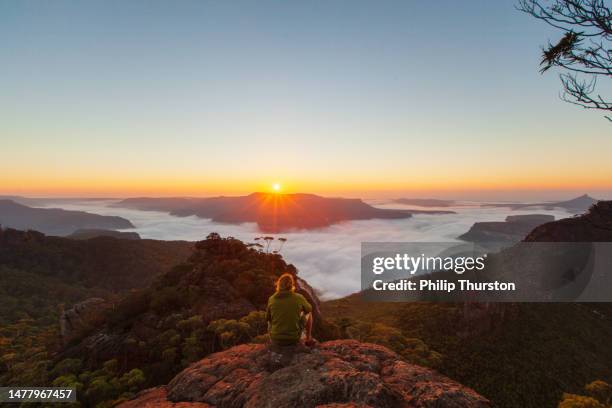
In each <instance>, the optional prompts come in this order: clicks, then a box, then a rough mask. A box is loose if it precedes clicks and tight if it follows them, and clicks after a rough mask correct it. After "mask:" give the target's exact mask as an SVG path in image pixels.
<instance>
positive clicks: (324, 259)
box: [52, 201, 570, 299]
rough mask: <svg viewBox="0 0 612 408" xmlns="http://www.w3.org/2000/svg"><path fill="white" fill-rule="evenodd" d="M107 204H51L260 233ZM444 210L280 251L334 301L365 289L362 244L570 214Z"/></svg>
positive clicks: (146, 231) (357, 225)
mask: <svg viewBox="0 0 612 408" xmlns="http://www.w3.org/2000/svg"><path fill="white" fill-rule="evenodd" d="M108 204H110V202H108V201H106V202H102V201H86V202H73V203H61V204H55V205H52V206H55V207H61V208H65V209H71V210H72V209H74V210H83V211H88V212H92V213H97V214H102V215H118V216H121V217H124V218H127V219H129V220H130V221H131V222H132V223H133V224H134V225H135V226H136V229H134V230H130V231H135V232H138V233H139V234H140V235H141V236H142V237H143V238H151V239H162V240H188V241H197V240H201V239H204V238H205V237H206V236H207V235H208V234H209V233H211V232H218V233H219V234H221V235H222V236H233V237H235V238H238V239H240V240H243V241H245V242H254V238H255V237H257V236H260V235H261V233H260V232H259V231H258V230H257V226H256V225H255V224H254V223H247V224H241V225H232V224H219V223H215V222H211V221H210V220H206V219H202V218H197V217H195V216H191V217H174V216H171V215H169V214H166V213H162V212H153V211H139V210H130V209H123V208H112V207H108ZM377 204H378V206H380V207H386V208H408V207H405V206H401V205H385V204H384V203H382V202H378V203H377ZM445 209H447V210H448V209H452V210H454V211H456V212H457V214H445V215H415V216H414V217H412V218H409V219H403V220H369V221H350V222H345V223H341V224H336V225H332V226H331V227H329V228H324V229H321V230H314V231H301V232H291V233H285V234H279V235H275V236H276V237H284V238H287V242H286V243H285V245H284V247H283V248H282V251H281V254H282V255H283V257H284V258H285V259H286V260H287V261H288V262H290V263H293V264H294V265H295V266H296V267H297V268H298V270H299V273H300V276H302V277H303V278H305V279H306V280H307V281H308V282H309V283H310V284H311V285H312V286H314V287H315V288H316V289H317V290H318V291H319V292H320V293H321V296H322V298H324V299H332V298H338V297H341V296H345V295H348V294H351V293H354V292H356V291H358V290H359V289H360V252H361V242H419V241H420V242H453V241H456V240H457V239H456V237H457V236H459V235H461V234H463V233H464V232H466V231H467V230H468V229H469V228H470V227H471V226H472V225H473V224H474V222H478V221H503V220H504V219H505V218H506V216H507V215H510V214H512V215H520V214H533V213H539V214H551V215H554V216H555V217H556V218H557V219H559V218H566V217H568V216H570V214H568V213H567V212H565V211H546V210H527V211H511V210H510V209H507V208H480V207H478V206H461V207H457V208H445ZM277 245H278V243H277V242H275V243H274V244H273V245H272V249H276V248H277Z"/></svg>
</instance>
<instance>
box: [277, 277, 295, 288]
mask: <svg viewBox="0 0 612 408" xmlns="http://www.w3.org/2000/svg"><path fill="white" fill-rule="evenodd" d="M281 290H286V291H289V290H290V291H292V292H294V291H295V279H293V275H291V274H290V273H283V274H282V275H281V276H280V277H279V278H278V280H277V281H276V291H277V292H280V291H281Z"/></svg>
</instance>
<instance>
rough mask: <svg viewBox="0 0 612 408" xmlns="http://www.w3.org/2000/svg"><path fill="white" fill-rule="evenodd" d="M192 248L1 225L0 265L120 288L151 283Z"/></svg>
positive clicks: (180, 243)
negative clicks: (79, 237) (80, 237)
mask: <svg viewBox="0 0 612 408" xmlns="http://www.w3.org/2000/svg"><path fill="white" fill-rule="evenodd" d="M192 246H193V244H192V243H188V242H183V241H154V240H122V239H121V240H120V239H114V238H111V237H98V238H93V239H89V240H84V241H75V240H71V239H66V238H59V237H50V236H45V235H44V234H41V233H39V232H36V231H27V232H23V231H17V230H14V229H5V230H2V229H0V265H3V266H7V267H11V268H13V269H15V270H20V271H24V272H31V273H34V274H37V275H40V276H48V277H53V278H56V279H58V280H62V281H64V282H65V283H67V284H73V283H78V284H80V285H83V286H85V287H92V288H93V287H95V288H102V289H107V290H109V291H115V292H116V291H123V290H126V289H131V288H139V287H145V286H147V285H148V284H149V283H151V281H152V280H153V277H154V276H156V275H157V274H159V273H161V272H164V271H166V270H168V269H169V268H170V267H172V266H173V265H175V264H177V263H178V262H181V261H183V260H184V259H186V258H187V257H188V256H189V254H190V253H191V251H192Z"/></svg>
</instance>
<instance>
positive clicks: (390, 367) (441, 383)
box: [119, 340, 490, 408]
mask: <svg viewBox="0 0 612 408" xmlns="http://www.w3.org/2000/svg"><path fill="white" fill-rule="evenodd" d="M402 406H406V407H408V406H410V407H457V408H460V407H488V406H490V405H489V402H488V401H487V400H486V399H485V398H484V397H482V396H480V395H479V394H477V393H476V392H475V391H473V390H472V389H470V388H467V387H465V386H462V385H460V384H458V383H456V382H454V381H452V380H450V379H448V378H446V377H444V376H442V375H440V374H438V373H436V372H434V371H432V370H430V369H427V368H423V367H420V366H417V365H412V364H408V363H406V362H404V361H402V360H401V359H400V357H399V356H398V355H397V354H395V353H394V352H392V351H390V350H389V349H387V348H385V347H382V346H378V345H375V344H370V343H360V342H358V341H355V340H336V341H329V342H326V343H322V344H319V345H318V346H317V347H315V348H313V349H308V348H304V347H295V348H285V349H284V350H272V349H270V348H269V347H267V346H265V345H262V344H244V345H240V346H236V347H233V348H231V349H228V350H226V351H223V352H220V353H216V354H212V355H210V356H208V357H207V358H204V359H202V360H200V361H198V362H196V363H194V364H192V365H191V366H189V367H188V368H186V369H185V370H183V371H182V372H180V373H179V374H178V375H176V376H175V377H174V378H173V379H172V381H170V383H169V384H168V385H167V386H162V387H157V388H152V389H148V390H145V391H142V392H141V393H140V394H138V395H137V396H136V398H135V399H133V400H131V401H128V402H125V403H123V404H121V405H119V407H121V408H142V407H194V408H195V407H202V408H203V407H209V408H213V407H216V408H225V407H247V408H258V407H262V408H263V407H274V408H293V407H304V408H308V407H313V408H314V407H321V408H322V407H329V408H331V407H402Z"/></svg>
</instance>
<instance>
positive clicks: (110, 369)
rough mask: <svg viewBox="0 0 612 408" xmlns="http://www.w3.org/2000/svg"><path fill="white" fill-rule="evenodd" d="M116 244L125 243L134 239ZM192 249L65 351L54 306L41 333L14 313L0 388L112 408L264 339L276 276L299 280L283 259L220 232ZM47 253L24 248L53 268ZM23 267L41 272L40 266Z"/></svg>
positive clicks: (2, 349)
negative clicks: (40, 389) (63, 388)
mask: <svg viewBox="0 0 612 408" xmlns="http://www.w3.org/2000/svg"><path fill="white" fill-rule="evenodd" d="M36 237H38V236H36ZM97 240H98V239H96V240H90V241H83V242H91V241H97ZM114 241H118V240H114ZM74 242H75V244H70V245H74V248H77V247H78V245H79V243H80V242H81V241H74ZM119 242H121V244H125V245H130V244H131V243H132V242H140V241H126V240H121V241H119ZM54 244H55V243H54ZM43 247H44V245H43ZM194 247H195V251H194V252H193V254H192V256H191V257H190V258H189V259H188V260H187V261H186V262H183V263H180V264H178V265H176V266H174V267H173V268H171V269H169V270H168V271H167V272H166V273H164V274H161V275H158V276H157V278H156V279H155V280H154V281H153V283H152V284H151V285H150V286H149V287H147V288H142V289H138V290H132V291H130V292H129V293H127V294H126V295H125V296H122V297H121V298H112V299H111V298H109V297H108V296H106V298H107V299H110V300H109V301H112V303H113V306H112V307H100V311H99V312H98V313H97V314H96V315H94V316H91V317H90V318H91V319H95V321H96V324H91V325H83V326H82V327H80V331H79V332H77V333H75V334H73V335H72V336H71V337H70V338H69V339H63V340H64V342H63V343H62V342H61V341H60V339H59V336H58V329H57V323H56V322H57V318H58V312H57V309H58V308H57V305H56V304H53V303H52V302H51V303H50V304H49V306H48V307H47V308H46V312H41V314H42V315H43V316H44V317H45V324H47V323H48V325H44V324H40V325H39V324H36V322H35V321H34V320H32V319H31V318H30V317H31V316H30V315H27V314H23V315H20V314H19V313H17V312H16V311H13V314H12V315H14V318H13V319H12V320H11V322H12V324H10V325H8V326H7V327H6V328H5V329H3V331H2V336H3V339H4V340H3V344H2V346H0V356H2V359H3V363H2V364H1V365H0V383H3V384H13V385H17V384H19V385H48V384H55V385H72V386H75V387H77V389H79V390H80V392H79V398H80V401H81V403H82V404H84V405H86V406H101V407H103V406H112V405H114V404H116V403H118V402H120V401H122V400H124V399H126V398H129V397H130V396H132V395H133V394H134V392H136V391H138V390H140V389H143V388H145V387H149V386H153V385H159V384H163V383H166V382H168V381H169V380H170V379H171V378H172V377H173V376H174V375H175V374H176V373H177V372H178V371H180V370H182V369H183V368H184V367H185V366H187V365H188V364H189V363H191V362H193V361H196V360H198V359H200V358H202V357H203V356H205V355H207V354H209V353H212V352H215V351H219V350H222V349H225V348H228V347H231V346H233V345H235V344H239V343H244V342H251V341H264V340H265V338H266V337H265V333H266V329H267V323H266V321H265V314H264V312H263V311H262V310H263V309H265V305H266V303H267V300H268V297H269V296H270V295H271V294H272V292H273V290H274V282H275V280H276V279H277V277H278V276H279V275H280V274H281V273H283V272H287V271H289V272H292V273H296V270H295V268H294V267H293V266H292V265H288V264H286V263H285V262H284V261H283V259H282V257H281V256H280V255H277V254H268V253H265V252H261V251H258V250H256V249H254V248H252V247H249V246H247V245H245V244H243V243H242V242H241V241H238V240H236V239H233V238H226V239H223V238H221V237H219V236H218V235H217V234H211V235H210V236H209V237H208V239H206V240H204V241H200V242H198V243H196V244H195V246H194ZM70 248H72V246H70ZM21 250H22V251H24V250H23V249H21ZM48 252H49V248H48V247H47V248H45V249H44V250H42V249H41V248H38V246H36V247H35V249H31V248H30V249H29V253H32V254H35V255H36V256H37V257H38V258H37V259H41V260H42V262H41V263H43V264H44V263H45V262H51V263H53V262H55V261H57V260H58V259H57V258H55V257H53V256H49V255H48ZM51 252H52V251H51ZM71 256H73V255H72V254H70V255H69V256H66V257H62V259H67V258H70V257H71ZM7 258H8V255H6V254H5V258H4V259H7ZM19 259H20V256H18V255H16V254H15V253H12V258H11V261H12V262H11V265H20V266H21V267H24V266H23V263H20V262H19ZM74 259H75V260H76V261H77V264H76V265H77V266H75V269H74V270H75V271H77V272H78V271H79V269H80V268H82V267H83V266H78V265H82V264H79V263H78V262H79V261H80V260H81V259H82V258H79V257H78V256H75V257H74ZM117 262H118V261H117ZM12 267H13V266H12ZM27 267H28V268H29V269H30V270H38V268H39V267H40V266H35V265H29V264H28V265H27ZM42 269H44V268H42ZM19 273H20V274H21V275H23V276H25V274H32V275H34V272H23V271H20V272H19ZM7 276H9V275H7ZM76 276H77V277H80V276H81V275H79V274H78V273H77V274H76ZM44 278H45V279H55V278H53V277H51V276H47V275H44ZM83 280H84V281H87V279H86V278H85V279H83ZM54 282H55V281H50V283H49V285H50V286H53V283H54ZM79 282H80V280H79ZM70 288H71V289H74V287H70ZM81 289H82V291H81V292H77V293H75V294H74V297H73V298H71V299H72V300H78V299H79V298H82V297H83V296H91V295H92V293H93V291H94V289H93V288H81ZM25 290H26V292H27V291H28V290H29V289H27V288H26V289H25ZM33 290H34V291H35V290H36V289H35V288H33ZM99 290H103V289H99ZM67 293H68V294H70V295H71V296H72V294H73V293H72V292H70V291H68V292H67ZM66 303H69V302H68V301H67V300H66ZM15 308H16V309H20V308H21V306H18V305H16V306H15ZM23 310H27V308H24V309H23ZM21 317H23V319H21V320H15V319H18V318H21ZM54 322H55V323H54ZM315 330H316V332H317V334H318V336H319V337H321V338H324V337H325V336H326V333H325V330H329V327H325V326H324V325H323V324H322V321H321V320H320V319H319V323H318V325H317V327H316V328H315ZM92 345H93V346H92Z"/></svg>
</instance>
